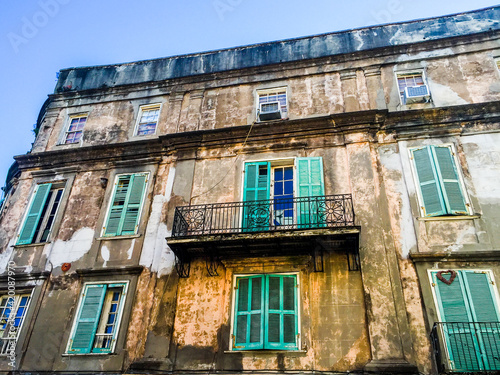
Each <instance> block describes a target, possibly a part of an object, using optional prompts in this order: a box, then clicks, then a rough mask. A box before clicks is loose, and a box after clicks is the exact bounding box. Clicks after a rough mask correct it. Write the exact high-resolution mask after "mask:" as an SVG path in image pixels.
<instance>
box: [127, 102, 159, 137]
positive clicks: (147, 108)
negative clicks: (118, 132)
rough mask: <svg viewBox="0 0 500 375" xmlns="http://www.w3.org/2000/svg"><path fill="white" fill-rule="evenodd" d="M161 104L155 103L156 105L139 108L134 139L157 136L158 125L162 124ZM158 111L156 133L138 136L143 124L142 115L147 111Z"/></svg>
mask: <svg viewBox="0 0 500 375" xmlns="http://www.w3.org/2000/svg"><path fill="white" fill-rule="evenodd" d="M161 106H162V104H161V103H154V104H145V105H141V106H139V113H138V114H137V119H136V122H135V127H134V137H147V136H152V135H155V134H156V133H157V131H158V124H159V123H160V114H161ZM155 109H158V118H157V119H156V125H155V131H154V133H151V134H138V132H139V126H140V123H141V119H142V115H143V113H144V112H145V111H151V110H155Z"/></svg>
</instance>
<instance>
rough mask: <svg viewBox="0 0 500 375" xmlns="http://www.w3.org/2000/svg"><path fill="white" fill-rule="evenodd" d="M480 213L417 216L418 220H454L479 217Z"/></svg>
mask: <svg viewBox="0 0 500 375" xmlns="http://www.w3.org/2000/svg"><path fill="white" fill-rule="evenodd" d="M480 217H481V215H477V214H475V215H447V216H430V217H417V220H420V221H455V220H472V219H479V218H480Z"/></svg>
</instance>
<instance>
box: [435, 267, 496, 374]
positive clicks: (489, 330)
mask: <svg viewBox="0 0 500 375" xmlns="http://www.w3.org/2000/svg"><path fill="white" fill-rule="evenodd" d="M431 280H432V286H433V289H434V297H435V300H436V305H437V308H438V311H439V317H440V321H441V322H442V323H440V324H441V325H442V330H441V331H442V334H443V336H444V340H445V343H446V349H447V354H448V358H449V361H450V363H451V367H452V370H458V371H470V372H472V371H475V370H500V333H499V332H500V323H499V321H500V315H499V305H498V301H497V298H496V296H495V295H496V292H495V287H494V282H493V280H492V277H491V274H490V272H488V271H473V270H456V271H454V270H446V271H432V272H431Z"/></svg>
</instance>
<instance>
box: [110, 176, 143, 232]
mask: <svg viewBox="0 0 500 375" xmlns="http://www.w3.org/2000/svg"><path fill="white" fill-rule="evenodd" d="M146 183H147V175H146V174H136V175H124V176H120V177H119V178H118V180H117V182H116V184H115V190H114V192H113V198H112V204H111V208H110V212H109V215H108V220H107V223H106V226H105V230H104V235H105V236H121V235H127V234H135V233H136V227H137V222H138V220H139V216H140V209H141V205H142V199H143V197H144V190H145V187H146Z"/></svg>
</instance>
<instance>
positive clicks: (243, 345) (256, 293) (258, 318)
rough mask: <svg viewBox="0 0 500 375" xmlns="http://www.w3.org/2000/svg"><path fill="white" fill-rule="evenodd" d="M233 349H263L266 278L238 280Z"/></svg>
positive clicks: (250, 277) (256, 277)
mask: <svg viewBox="0 0 500 375" xmlns="http://www.w3.org/2000/svg"><path fill="white" fill-rule="evenodd" d="M236 285H237V290H236V301H235V305H236V310H235V320H234V333H233V336H234V338H233V340H234V342H233V349H234V350H248V349H263V336H264V335H263V330H264V277H263V276H249V277H238V278H237V279H236Z"/></svg>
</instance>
